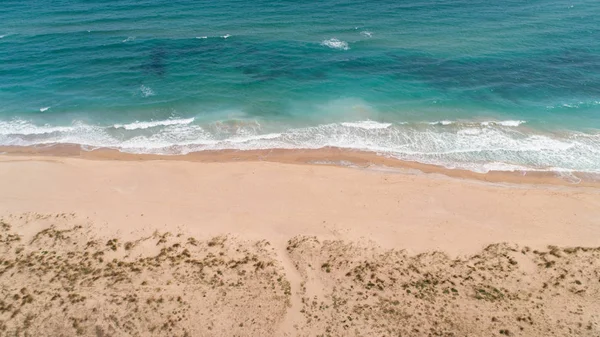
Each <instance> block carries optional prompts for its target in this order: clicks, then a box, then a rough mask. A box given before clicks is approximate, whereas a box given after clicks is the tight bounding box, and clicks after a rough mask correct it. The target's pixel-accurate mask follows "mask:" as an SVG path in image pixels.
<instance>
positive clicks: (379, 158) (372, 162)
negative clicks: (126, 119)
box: [0, 144, 600, 187]
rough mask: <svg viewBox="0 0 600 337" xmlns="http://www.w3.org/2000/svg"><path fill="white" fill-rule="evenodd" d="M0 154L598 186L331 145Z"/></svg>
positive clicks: (572, 177) (594, 180) (576, 178)
mask: <svg viewBox="0 0 600 337" xmlns="http://www.w3.org/2000/svg"><path fill="white" fill-rule="evenodd" d="M0 155H7V156H49V157H67V158H82V159H87V160H109V161H110V160H112V161H187V162H204V163H219V162H222V163H226V162H274V163H284V164H296V165H318V166H339V167H348V168H359V169H367V168H374V169H380V170H389V171H390V172H394V171H395V172H397V173H403V174H409V173H412V174H440V175H444V176H447V177H449V178H458V179H467V180H476V181H482V182H487V183H511V184H531V185H559V186H580V187H600V174H595V173H587V172H569V173H561V172H556V171H489V172H486V173H480V172H475V171H470V170H465V169H453V168H446V167H442V166H439V165H432V164H425V163H420V162H413V161H405V160H400V159H395V158H391V157H388V156H384V155H380V154H377V153H375V152H367V151H360V150H352V149H344V148H334V147H327V148H321V149H265V150H214V151H213V150H207V151H199V152H191V153H188V154H183V155H158V154H134V153H127V152H121V151H119V150H117V149H111V148H99V149H94V150H91V151H87V150H83V149H82V148H81V146H80V145H77V144H53V145H48V146H0Z"/></svg>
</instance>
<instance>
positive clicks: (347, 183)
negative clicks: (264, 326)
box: [0, 151, 600, 254]
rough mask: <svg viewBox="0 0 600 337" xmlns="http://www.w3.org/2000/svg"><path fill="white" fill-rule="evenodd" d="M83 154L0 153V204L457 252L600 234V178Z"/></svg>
mask: <svg viewBox="0 0 600 337" xmlns="http://www.w3.org/2000/svg"><path fill="white" fill-rule="evenodd" d="M84 154H85V155H90V154H93V156H91V157H85V156H79V155H78V156H77V157H72V156H71V157H69V156H66V155H67V153H64V152H63V154H62V156H54V155H53V156H49V155H46V156H32V155H25V154H21V155H18V156H17V155H4V156H0V177H2V180H3V182H4V184H3V190H2V192H1V193H0V214H18V213H23V212H39V213H76V214H78V215H80V216H86V217H89V218H90V219H94V220H96V221H98V222H100V223H109V224H110V225H109V226H108V227H107V228H106V229H107V230H108V231H109V232H114V233H121V234H124V233H123V231H122V227H121V226H122V225H123V224H127V225H126V228H130V227H131V228H132V229H135V230H136V231H138V232H139V231H142V232H144V233H146V232H147V231H150V233H146V234H151V232H152V231H154V230H164V229H168V228H170V227H172V226H173V225H174V224H180V225H182V226H184V227H188V228H189V229H191V230H192V234H194V235H195V236H197V237H203V236H206V235H220V234H223V233H226V234H227V233H232V234H239V235H240V236H242V237H248V238H252V239H256V240H259V239H261V238H264V237H273V236H276V237H278V236H284V237H291V236H295V235H316V236H319V237H323V238H329V239H335V238H338V239H343V240H349V241H357V240H358V241H360V240H362V239H367V240H373V241H374V242H378V244H381V245H382V246H384V247H402V248H405V249H408V250H409V251H414V252H423V251H428V250H432V249H434V250H435V249H437V250H441V251H445V252H447V253H450V254H461V253H464V252H472V251H474V250H477V249H480V248H481V247H482V246H483V245H486V244H493V243H498V242H514V243H517V244H522V245H531V246H538V247H545V246H546V245H562V246H569V245H588V246H595V245H600V241H598V239H597V238H598V237H600V220H599V219H600V189H599V188H598V187H595V186H583V185H572V184H565V183H563V184H552V183H548V181H550V182H552V180H544V179H542V178H539V180H533V181H534V182H543V183H538V184H536V183H532V182H531V180H530V181H527V183H524V182H523V180H515V181H513V182H517V183H513V182H511V181H508V182H493V181H490V180H477V179H468V176H467V177H460V176H459V177H448V176H446V175H443V174H438V173H437V172H435V173H434V174H423V173H421V172H420V171H418V173H415V171H408V172H407V171H398V170H389V169H386V170H381V169H351V168H347V167H342V166H336V165H309V164H305V162H306V160H305V159H306V158H315V156H311V157H307V156H306V155H304V156H300V155H298V154H297V153H290V152H285V153H284V155H285V154H287V155H288V157H286V156H282V158H284V160H280V161H269V160H258V159H256V157H252V158H254V159H253V160H249V159H248V158H243V159H244V160H242V159H239V157H238V155H239V154H237V153H219V156H218V157H215V156H206V157H205V156H202V155H199V156H198V157H194V156H182V157H180V158H174V160H156V159H157V158H153V157H146V156H144V157H142V159H139V157H137V156H133V155H118V156H114V155H115V153H114V152H109V151H99V152H96V153H94V152H91V153H90V152H86V153H84ZM243 154H245V155H248V153H243ZM253 155H254V156H256V155H257V154H253ZM136 158H137V159H136ZM189 158H194V159H196V160H195V161H190V160H189ZM224 158H225V159H227V160H224ZM329 158H331V157H329ZM344 158H347V157H344ZM355 158H359V159H360V158H362V157H360V154H359V155H357V157H355ZM158 159H159V158H158ZM208 159H210V160H212V161H208ZM278 159H279V158H278ZM381 162H385V159H383V158H382V159H381ZM491 176H492V177H494V175H491ZM501 177H504V176H501ZM121 234H120V235H121ZM138 234H139V233H138Z"/></svg>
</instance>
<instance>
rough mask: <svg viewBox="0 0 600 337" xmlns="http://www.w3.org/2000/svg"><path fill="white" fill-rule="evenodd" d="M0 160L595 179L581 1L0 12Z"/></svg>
mask: <svg viewBox="0 0 600 337" xmlns="http://www.w3.org/2000/svg"><path fill="white" fill-rule="evenodd" d="M2 8H3V10H2V11H0V22H2V24H1V25H0V36H2V38H0V144H1V145H36V144H51V143H78V144H82V145H84V146H85V148H87V149H93V148H96V147H114V148H119V149H121V150H122V151H127V152H148V153H187V152H192V151H199V150H205V149H227V148H236V149H261V148H274V147H277V148H319V147H324V146H337V147H344V148H356V149H361V150H371V151H375V152H378V153H382V154H386V155H390V156H394V157H398V158H401V159H406V160H416V161H420V162H425V163H433V164H440V165H444V166H446V167H460V168H467V169H471V170H475V171H488V170H516V169H534V170H558V171H570V170H577V171H589V172H600V18H599V17H598V15H597V13H600V3H598V2H597V1H590V0H582V1H562V0H546V1H537V0H535V1H528V2H523V1H502V2H490V1H482V0H481V1H480V0H475V1H472V0H470V1H455V0H452V1H451V0H444V1H441V0H439V1H431V0H427V1H425V0H423V1H411V2H400V1H379V2H377V3H376V4H375V3H372V2H364V1H332V0H328V1H319V2H318V1H305V2H303V3H301V4H299V3H297V2H295V1H281V0H280V1H269V2H267V1H254V2H243V1H232V0H226V1H218V2H209V1H192V0H181V1H129V0H128V1H120V2H119V3H118V4H117V3H113V2H109V1H72V0H69V1H59V2H51V3H49V2H42V1H28V2H21V1H3V3H2Z"/></svg>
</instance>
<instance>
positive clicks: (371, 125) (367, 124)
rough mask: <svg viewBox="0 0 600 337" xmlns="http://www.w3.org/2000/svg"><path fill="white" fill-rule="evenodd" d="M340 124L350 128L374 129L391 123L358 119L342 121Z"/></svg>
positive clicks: (385, 126)
mask: <svg viewBox="0 0 600 337" xmlns="http://www.w3.org/2000/svg"><path fill="white" fill-rule="evenodd" d="M342 125H343V126H347V127H351V128H361V129H367V130H374V129H386V128H389V127H390V126H391V125H392V123H379V122H375V121H371V120H367V121H360V122H345V123H342Z"/></svg>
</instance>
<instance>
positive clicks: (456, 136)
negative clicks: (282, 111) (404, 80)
mask: <svg viewBox="0 0 600 337" xmlns="http://www.w3.org/2000/svg"><path fill="white" fill-rule="evenodd" d="M522 123H523V122H522V121H495V122H491V121H490V122H468V121H460V122H458V121H440V122H436V123H383V122H377V121H372V120H364V121H348V122H341V123H330V124H321V125H316V126H306V127H289V126H285V125H274V124H264V125H263V124H261V122H259V121H256V120H225V121H216V122H210V123H202V124H201V123H198V121H196V120H195V119H194V118H186V119H166V120H156V121H136V122H132V123H128V124H115V125H109V126H100V125H88V124H85V123H82V122H75V123H73V124H72V125H65V126H50V125H35V124H33V123H30V122H27V121H23V120H12V121H0V145H16V146H31V145H40V144H65V143H70V144H80V145H82V146H85V147H90V148H100V147H109V148H116V149H119V150H121V151H123V152H130V153H154V154H186V153H190V152H196V151H204V150H224V149H239V150H257V149H273V148H281V149H318V148H323V147H339V148H347V149H357V150H364V151H372V152H375V153H379V154H382V155H386V156H391V157H394V158H398V159H402V160H411V161H417V162H422V163H427V164H435V165H442V166H445V167H447V168H461V169H469V170H472V171H476V172H487V171H490V170H500V171H515V170H546V171H581V172H594V173H600V132H598V133H581V132H563V133H555V134H547V133H541V132H533V131H532V130H530V129H521V128H520V127H519V125H521V124H522Z"/></svg>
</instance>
